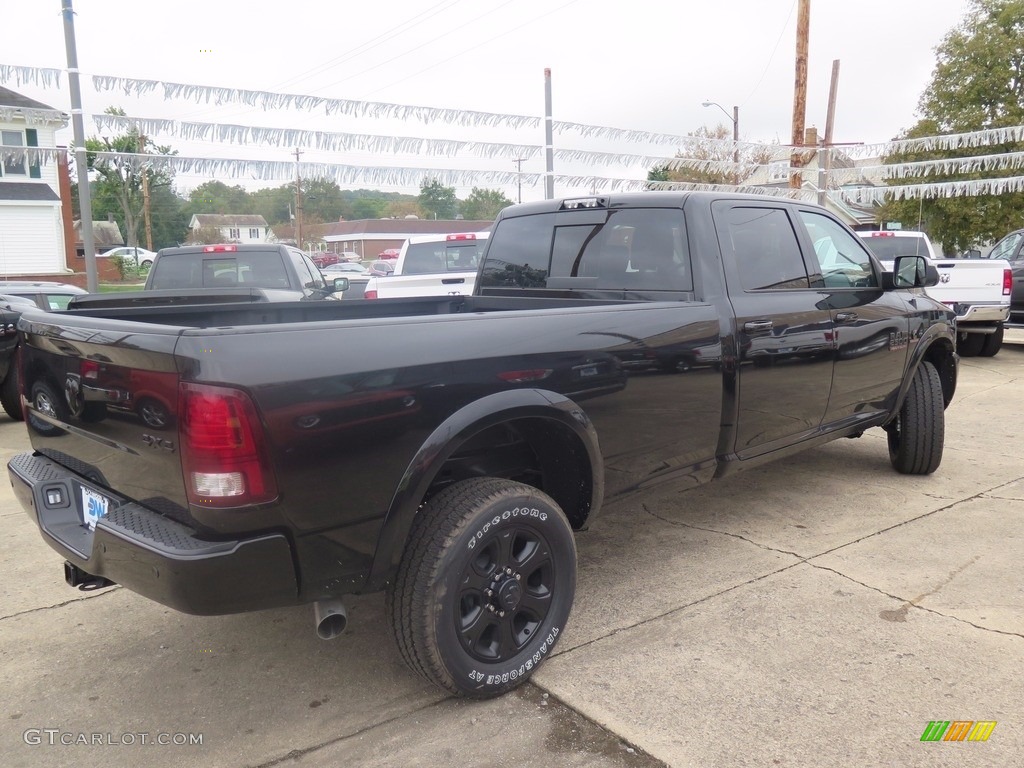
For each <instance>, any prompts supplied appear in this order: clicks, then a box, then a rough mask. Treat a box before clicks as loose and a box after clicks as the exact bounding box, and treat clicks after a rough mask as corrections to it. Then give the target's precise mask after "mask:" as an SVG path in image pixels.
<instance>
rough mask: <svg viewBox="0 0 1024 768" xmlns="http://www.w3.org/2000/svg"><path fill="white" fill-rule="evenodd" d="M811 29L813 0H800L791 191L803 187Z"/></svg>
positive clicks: (797, 21) (797, 28) (790, 175)
mask: <svg viewBox="0 0 1024 768" xmlns="http://www.w3.org/2000/svg"><path fill="white" fill-rule="evenodd" d="M810 28H811V0H800V8H799V11H798V12H797V19H796V79H795V81H794V85H793V142H792V143H793V151H792V153H791V154H790V159H789V165H790V168H791V169H792V170H791V171H790V174H789V186H790V188H791V189H800V187H801V186H803V175H802V174H801V173H800V168H801V167H802V166H803V164H804V160H803V153H802V152H801V147H803V143H804V115H805V113H806V112H807V40H808V37H809V35H810Z"/></svg>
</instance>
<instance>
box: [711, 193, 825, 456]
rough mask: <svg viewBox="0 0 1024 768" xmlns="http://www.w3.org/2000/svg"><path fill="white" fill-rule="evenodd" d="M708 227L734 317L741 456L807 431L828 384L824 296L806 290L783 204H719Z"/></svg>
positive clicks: (820, 410)
mask: <svg viewBox="0 0 1024 768" xmlns="http://www.w3.org/2000/svg"><path fill="white" fill-rule="evenodd" d="M713 210H714V218H715V226H716V229H717V231H718V237H719V241H720V243H721V246H722V251H723V255H724V257H725V277H726V284H727V286H728V293H729V300H730V302H731V303H732V308H733V312H734V315H735V321H734V322H735V333H736V339H737V351H736V356H737V367H738V370H737V374H738V375H737V379H738V387H737V392H736V405H735V418H736V426H735V436H736V437H735V445H734V450H735V452H736V454H737V455H739V456H740V457H741V458H746V457H751V456H756V455H758V454H760V453H764V452H766V451H769V450H772V449H773V448H776V447H781V446H782V445H785V444H787V443H791V442H793V441H794V439H799V438H800V437H801V436H811V435H812V434H814V433H815V432H816V431H817V430H818V428H819V427H820V425H821V422H822V419H823V418H824V416H825V411H826V409H827V407H828V400H829V393H830V389H831V386H832V368H833V356H834V352H835V338H834V333H833V320H832V313H831V311H830V308H829V306H828V301H827V298H828V297H827V294H826V293H825V292H823V291H821V290H817V289H814V288H812V287H811V280H810V274H809V270H808V265H807V263H806V262H805V260H804V257H803V255H802V253H801V249H800V243H799V240H798V239H797V235H796V226H797V224H798V223H796V222H794V221H793V220H792V218H791V214H790V211H789V210H788V209H787V206H782V205H773V204H771V203H769V202H765V203H758V202H747V201H743V202H735V201H720V202H718V203H716V204H715V206H714V209H713Z"/></svg>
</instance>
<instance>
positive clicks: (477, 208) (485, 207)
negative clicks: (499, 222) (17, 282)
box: [462, 187, 512, 221]
mask: <svg viewBox="0 0 1024 768" xmlns="http://www.w3.org/2000/svg"><path fill="white" fill-rule="evenodd" d="M509 205H512V201H511V200H509V199H508V198H507V197H505V193H504V192H501V191H500V190H497V189H478V188H477V187H473V191H472V192H470V193H469V197H467V198H466V199H465V201H463V203H462V215H463V216H465V217H466V218H467V219H477V220H480V221H483V220H485V219H486V220H492V219H494V217H495V216H497V215H498V211H500V210H501V209H502V208H505V207H506V206H509Z"/></svg>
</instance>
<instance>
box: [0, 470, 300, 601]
mask: <svg viewBox="0 0 1024 768" xmlns="http://www.w3.org/2000/svg"><path fill="white" fill-rule="evenodd" d="M7 472H8V476H9V477H10V480H11V485H12V487H13V488H14V494H15V496H16V497H17V498H18V501H19V502H20V503H21V505H22V507H24V508H25V511H26V512H28V514H29V516H30V517H31V518H32V519H33V520H35V521H36V523H37V524H38V525H39V528H40V531H41V532H42V534H43V539H44V540H45V541H46V543H47V544H49V545H50V546H51V547H52V548H53V549H55V550H56V551H57V552H58V553H59V554H60V555H61V556H62V557H64V558H65V559H66V560H67V561H68V562H70V563H72V564H73V565H76V566H77V567H78V568H80V569H82V570H83V571H86V572H88V573H90V574H92V575H94V576H101V577H103V578H105V579H109V580H110V581H113V582H116V583H118V584H121V585H123V586H125V587H127V588H128V589H130V590H132V591H133V592H137V593H138V594H140V595H142V596H144V597H148V598H150V599H151V600H155V601H156V602H158V603H162V604H163V605H166V606H169V607H171V608H174V609H175V610H178V611H182V612H184V613H192V614H200V615H216V614H226V613H241V612H243V611H252V610H257V609H261V608H273V607H277V606H282V605H292V604H294V603H297V602H299V600H298V583H297V579H296V574H295V567H294V561H293V557H292V548H291V546H290V544H289V542H288V540H287V539H286V538H285V537H284V536H283V535H281V534H276V533H275V534H264V535H260V536H256V537H253V538H250V539H240V540H233V541H210V540H206V539H201V538H199V537H198V536H197V534H196V532H195V531H193V530H191V529H190V528H188V527H186V526H184V525H181V524H180V523H177V522H174V521H173V520H169V519H168V518H166V517H164V516H163V515H160V514H157V513H156V512H153V511H152V510H150V509H147V508H146V507H144V506H142V505H140V504H136V503H134V502H132V501H130V500H128V499H125V498H122V497H119V496H117V495H116V494H113V493H110V492H109V491H107V490H106V489H105V488H100V487H98V486H96V485H95V484H93V483H91V482H90V481H88V480H86V479H85V478H83V477H82V476H80V475H77V474H75V473H73V472H71V471H70V470H68V469H66V468H64V467H62V466H61V465H59V464H57V463H55V462H53V461H50V460H49V459H47V458H45V457H44V456H40V455H36V454H29V453H23V454H19V455H17V456H15V457H14V458H13V459H11V461H10V462H9V463H8V465H7ZM83 487H84V488H86V489H89V490H91V491H94V492H96V493H99V494H101V495H103V496H104V497H106V498H107V499H108V500H109V512H108V514H107V516H106V517H103V518H100V520H99V521H98V522H97V523H96V527H95V529H94V530H91V531H90V530H89V529H88V528H87V527H86V526H85V525H83V524H82V503H83V502H82V498H83V494H82V488H83Z"/></svg>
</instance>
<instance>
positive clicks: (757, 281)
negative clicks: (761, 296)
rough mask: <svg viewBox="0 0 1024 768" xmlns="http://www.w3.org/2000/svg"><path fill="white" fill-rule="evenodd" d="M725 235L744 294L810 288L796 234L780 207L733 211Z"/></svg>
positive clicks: (731, 210)
mask: <svg viewBox="0 0 1024 768" xmlns="http://www.w3.org/2000/svg"><path fill="white" fill-rule="evenodd" d="M725 230H726V232H725V236H726V240H727V243H726V244H727V245H729V246H731V248H732V251H733V254H734V255H735V257H736V264H737V266H738V268H739V278H740V285H741V286H742V287H743V290H745V291H764V290H786V289H791V288H809V287H810V285H811V284H810V280H809V279H808V277H807V269H806V267H805V266H804V262H803V258H802V257H801V256H800V246H799V244H798V242H797V239H796V233H795V232H794V231H793V227H792V225H791V224H790V223H789V216H787V215H786V212H785V211H784V210H782V209H781V208H766V207H765V208H762V207H757V208H732V209H730V210H729V212H728V215H727V217H726V225H725Z"/></svg>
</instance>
